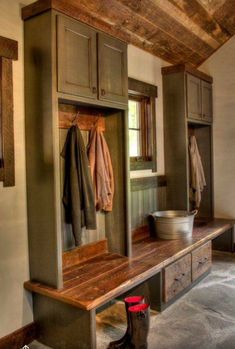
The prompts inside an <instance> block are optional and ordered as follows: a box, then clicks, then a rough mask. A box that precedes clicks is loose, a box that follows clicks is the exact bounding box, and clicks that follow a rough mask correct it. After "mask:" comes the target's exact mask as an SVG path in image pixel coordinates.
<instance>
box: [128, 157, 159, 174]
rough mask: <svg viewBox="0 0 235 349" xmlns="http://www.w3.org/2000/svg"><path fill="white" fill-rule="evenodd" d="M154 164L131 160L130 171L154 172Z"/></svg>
mask: <svg viewBox="0 0 235 349" xmlns="http://www.w3.org/2000/svg"><path fill="white" fill-rule="evenodd" d="M153 168H154V163H153V161H144V160H141V161H138V160H132V159H131V160H130V170H131V171H137V170H153Z"/></svg>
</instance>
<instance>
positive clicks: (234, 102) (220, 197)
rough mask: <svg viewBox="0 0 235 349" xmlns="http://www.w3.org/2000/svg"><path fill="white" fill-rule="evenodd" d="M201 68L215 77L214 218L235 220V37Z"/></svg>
mask: <svg viewBox="0 0 235 349" xmlns="http://www.w3.org/2000/svg"><path fill="white" fill-rule="evenodd" d="M200 69H201V70H203V71H204V72H206V73H208V74H210V75H212V76H213V78H214V83H213V94H214V96H213V107H214V130H213V132H214V192H215V215H216V216H217V217H227V218H230V217H232V218H235V37H233V38H232V39H230V40H229V41H228V42H227V43H226V44H225V45H224V46H222V48H221V49H219V50H218V51H217V52H216V53H214V54H213V55H212V56H211V57H210V58H209V59H208V60H207V61H206V62H205V63H204V64H203V65H202V66H201V67H200Z"/></svg>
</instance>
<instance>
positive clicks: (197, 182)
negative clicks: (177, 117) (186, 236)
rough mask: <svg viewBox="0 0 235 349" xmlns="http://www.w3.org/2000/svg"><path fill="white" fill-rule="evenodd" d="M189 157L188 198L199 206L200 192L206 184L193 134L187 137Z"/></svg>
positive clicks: (196, 206)
mask: <svg viewBox="0 0 235 349" xmlns="http://www.w3.org/2000/svg"><path fill="white" fill-rule="evenodd" d="M189 159H190V177H191V180H190V187H191V193H190V199H191V201H193V202H194V203H195V208H199V206H200V203H201V199H202V195H201V193H202V191H203V189H204V187H205V186H206V180H205V175H204V170H203V166H202V161H201V156H200V154H199V150H198V146H197V140H196V137H195V136H190V138H189Z"/></svg>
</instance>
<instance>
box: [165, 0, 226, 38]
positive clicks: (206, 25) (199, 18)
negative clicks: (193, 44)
mask: <svg viewBox="0 0 235 349" xmlns="http://www.w3.org/2000/svg"><path fill="white" fill-rule="evenodd" d="M169 1H170V2H171V3H172V4H173V5H175V6H176V7H178V8H179V9H180V10H181V11H183V12H184V13H185V14H186V15H187V16H188V17H189V18H190V19H191V20H192V21H193V22H194V23H195V24H197V25H198V26H199V27H201V28H202V29H203V30H204V31H205V32H207V34H209V35H211V36H212V37H213V38H214V39H215V40H217V41H218V42H219V43H220V44H223V43H224V42H225V41H227V40H228V39H229V38H230V36H229V33H228V32H227V30H225V29H224V28H223V27H220V26H219V24H218V23H217V22H216V20H215V19H214V18H213V16H212V15H211V14H210V13H209V12H207V11H206V9H205V8H204V7H203V6H202V4H201V3H200V2H199V1H197V0H169Z"/></svg>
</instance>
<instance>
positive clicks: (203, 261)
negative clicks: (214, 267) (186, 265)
mask: <svg viewBox="0 0 235 349" xmlns="http://www.w3.org/2000/svg"><path fill="white" fill-rule="evenodd" d="M207 261H208V258H207V257H205V258H204V259H203V260H202V261H199V262H198V264H200V265H202V264H204V263H206V262H207Z"/></svg>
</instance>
